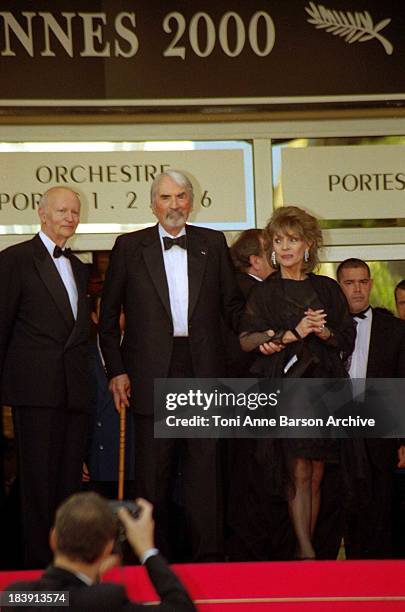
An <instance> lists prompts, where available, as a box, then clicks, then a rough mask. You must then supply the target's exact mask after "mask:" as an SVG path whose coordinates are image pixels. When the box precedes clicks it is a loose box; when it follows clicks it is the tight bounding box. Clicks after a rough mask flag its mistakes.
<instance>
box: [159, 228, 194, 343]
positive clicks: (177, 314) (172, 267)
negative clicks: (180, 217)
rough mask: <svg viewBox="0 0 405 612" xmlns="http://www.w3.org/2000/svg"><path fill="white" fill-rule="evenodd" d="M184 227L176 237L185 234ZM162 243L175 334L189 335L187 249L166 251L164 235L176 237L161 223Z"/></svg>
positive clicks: (175, 248) (176, 247)
mask: <svg viewBox="0 0 405 612" xmlns="http://www.w3.org/2000/svg"><path fill="white" fill-rule="evenodd" d="M185 233H186V230H185V228H184V227H183V229H182V230H181V231H180V232H179V233H178V234H177V236H176V238H178V237H179V236H183V235H185ZM159 236H160V244H161V247H162V252H163V262H164V265H165V271H166V278H167V284H168V287H169V299H170V310H171V313H172V321H173V335H174V336H188V271H187V251H186V249H183V248H181V247H179V246H178V245H175V246H173V247H172V248H171V249H169V250H167V251H165V247H164V244H163V237H164V236H167V237H168V238H174V236H172V235H171V234H169V233H168V232H166V230H165V229H164V228H163V227H162V226H161V225H160V223H159Z"/></svg>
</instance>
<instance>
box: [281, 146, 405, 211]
mask: <svg viewBox="0 0 405 612" xmlns="http://www.w3.org/2000/svg"><path fill="white" fill-rule="evenodd" d="M404 159H405V146H403V145H375V146H369V145H365V146H342V147H307V148H284V149H283V150H282V186H283V201H284V204H297V203H298V204H299V205H301V206H303V207H304V208H306V209H307V210H308V211H310V212H312V213H313V214H315V215H316V216H317V217H319V218H322V219H391V218H404V217H405V198H404V195H405V163H404Z"/></svg>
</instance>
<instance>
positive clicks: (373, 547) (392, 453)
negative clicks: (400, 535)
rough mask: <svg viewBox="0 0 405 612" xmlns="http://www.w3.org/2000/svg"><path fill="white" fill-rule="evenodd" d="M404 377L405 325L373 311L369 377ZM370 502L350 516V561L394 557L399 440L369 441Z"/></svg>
mask: <svg viewBox="0 0 405 612" xmlns="http://www.w3.org/2000/svg"><path fill="white" fill-rule="evenodd" d="M404 377H405V323H404V322H403V321H401V320H400V319H397V318H395V317H394V316H391V315H386V314H384V313H381V312H379V311H378V309H373V319H372V324H371V332H370V344H369V353H368V362H367V378H404ZM364 443H365V450H366V455H367V460H368V462H369V468H370V475H371V482H370V483H369V484H370V495H371V500H370V503H369V504H368V505H367V507H366V508H362V509H360V510H359V511H358V512H353V513H349V516H348V521H347V522H348V526H347V530H348V533H347V536H346V537H345V541H346V555H347V556H348V557H349V558H352V559H354V558H366V559H367V558H368V559H371V558H389V557H390V556H391V549H392V547H391V501H392V470H393V469H394V467H395V463H396V449H397V441H396V440H394V439H377V438H376V439H366V440H365V441H364Z"/></svg>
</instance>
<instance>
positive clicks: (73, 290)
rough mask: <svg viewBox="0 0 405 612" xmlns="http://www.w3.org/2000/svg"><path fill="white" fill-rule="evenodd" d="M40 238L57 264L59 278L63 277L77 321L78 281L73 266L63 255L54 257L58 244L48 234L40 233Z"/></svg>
mask: <svg viewBox="0 0 405 612" xmlns="http://www.w3.org/2000/svg"><path fill="white" fill-rule="evenodd" d="M39 237H40V238H41V240H42V242H43V243H44V246H45V247H46V250H47V251H48V253H49V255H50V256H51V259H52V261H53V263H54V264H55V266H56V269H57V271H58V272H59V276H60V277H61V279H62V282H63V284H64V286H65V289H66V291H67V294H68V296H69V302H70V306H71V308H72V313H73V316H74V318H75V319H77V300H78V294H77V287H76V281H75V277H74V274H73V270H72V265H71V263H70V261H69V259H68V258H67V257H63V255H62V256H61V257H58V258H56V257H54V256H53V250H54V248H55V246H56V244H55V243H54V242H53V240H51V239H50V238H49V237H48V236H47V235H46V234H44V232H42V231H40V232H39Z"/></svg>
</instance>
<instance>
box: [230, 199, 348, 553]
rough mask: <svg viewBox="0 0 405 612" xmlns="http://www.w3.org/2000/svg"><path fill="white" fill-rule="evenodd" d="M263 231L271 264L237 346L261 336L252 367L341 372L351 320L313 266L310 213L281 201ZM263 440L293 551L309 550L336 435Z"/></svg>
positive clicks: (314, 234)
mask: <svg viewBox="0 0 405 612" xmlns="http://www.w3.org/2000/svg"><path fill="white" fill-rule="evenodd" d="M266 232H267V234H268V238H269V244H271V245H272V254H271V260H272V264H273V266H274V267H276V268H277V270H278V271H277V272H276V273H274V274H272V275H271V276H270V277H269V278H268V279H267V280H265V281H263V282H262V283H259V284H258V286H257V287H254V289H253V290H252V292H251V294H250V296H249V300H248V302H247V305H246V311H245V315H244V317H243V321H242V327H241V330H242V333H241V335H240V342H241V346H242V348H243V350H246V351H251V350H255V349H256V348H257V346H258V343H259V342H262V344H260V346H259V350H260V353H261V355H260V356H258V359H257V360H256V362H255V364H254V365H253V367H252V369H251V373H252V374H253V375H255V376H259V377H260V376H262V377H263V376H264V377H280V378H281V377H283V376H285V375H288V376H299V377H305V378H339V377H346V376H347V373H346V370H345V368H344V365H343V363H344V361H345V359H346V358H347V357H348V355H350V353H351V352H352V350H353V347H354V339H355V327H354V324H353V320H352V317H351V316H350V314H349V311H348V307H347V303H346V298H345V297H344V295H343V293H342V291H341V289H340V287H339V285H338V284H337V283H336V282H335V281H334V280H332V279H331V278H329V277H326V276H320V275H315V274H313V273H312V271H313V270H314V268H315V267H316V266H317V264H318V263H319V259H318V249H319V248H320V246H321V244H322V233H321V230H320V228H319V225H318V222H317V220H316V219H315V218H314V217H313V216H311V215H309V214H308V213H307V212H305V211H304V210H302V209H300V208H298V207H296V206H285V207H282V208H279V209H277V210H276V211H275V212H274V214H273V216H272V218H271V220H270V222H269V223H268V225H267V227H266ZM259 332H260V333H259ZM263 332H267V333H268V334H269V342H264V343H263ZM273 334H274V335H273ZM270 336H271V337H270ZM298 401H299V398H298ZM263 443H264V445H265V446H266V447H267V451H269V452H268V453H267V457H268V458H269V457H271V458H272V459H271V462H272V469H273V470H274V469H276V470H281V469H282V466H283V465H284V466H285V468H286V469H285V476H284V479H283V482H284V487H285V489H286V490H285V491H284V493H287V498H288V506H289V512H290V517H291V520H292V523H293V526H294V530H295V534H296V537H297V542H298V548H297V557H298V558H305V559H307V558H315V551H314V548H313V545H312V534H313V532H314V529H315V525H316V521H317V517H318V512H319V507H320V486H321V481H322V477H323V473H324V465H325V461H337V460H338V453H339V446H338V443H337V441H336V440H330V439H328V440H325V439H283V440H274V441H273V440H264V441H263ZM259 446H260V445H259ZM279 451H280V452H281V455H282V456H281V457H280V453H279ZM278 475H279V476H280V474H278ZM274 480H277V478H275V479H274Z"/></svg>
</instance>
